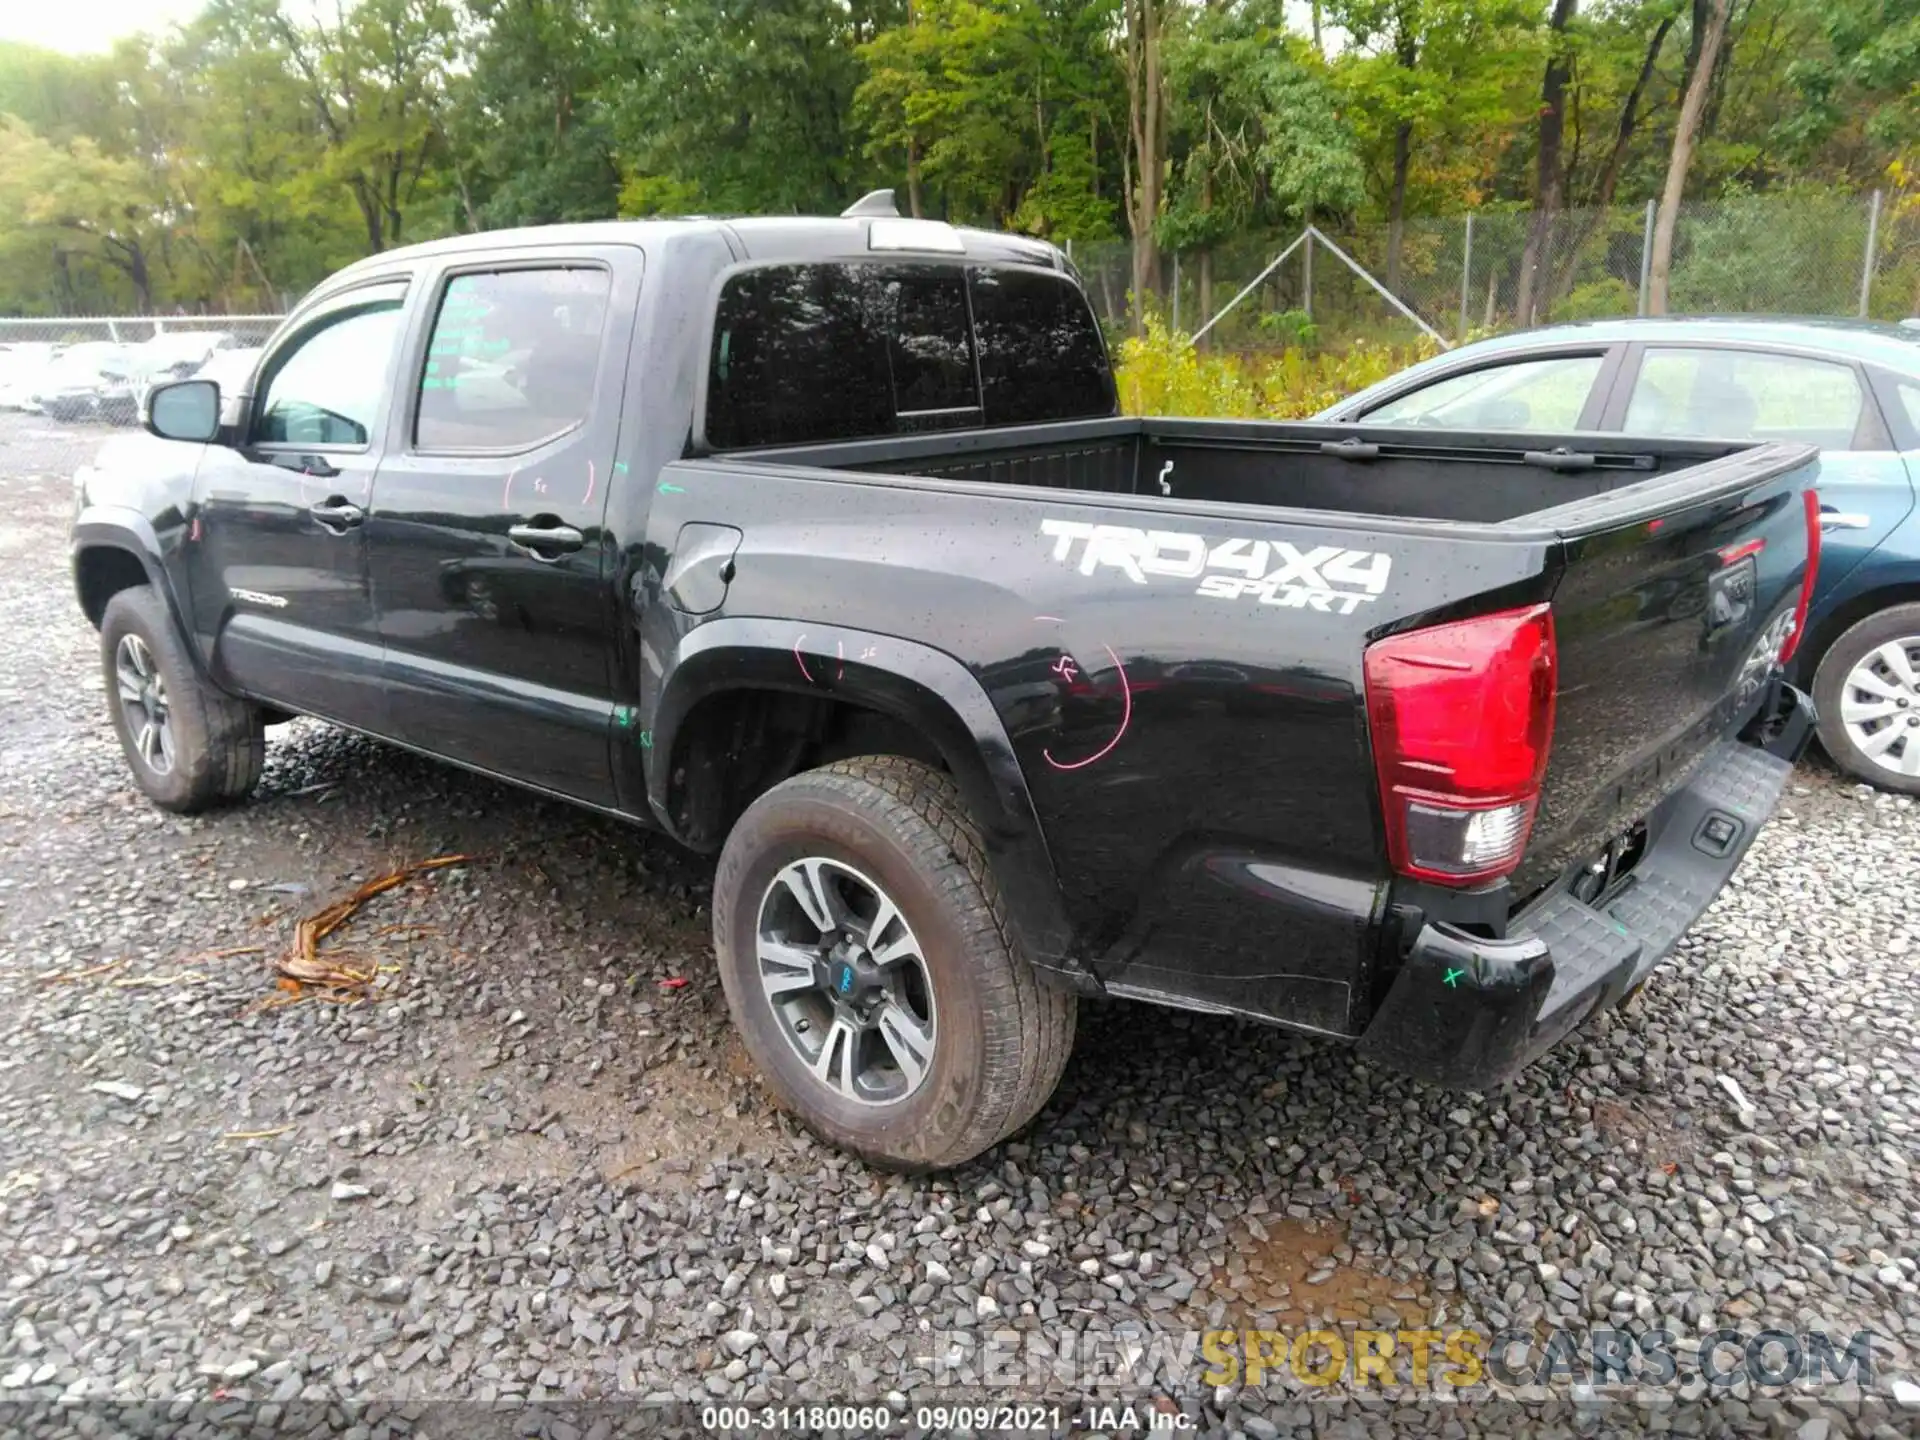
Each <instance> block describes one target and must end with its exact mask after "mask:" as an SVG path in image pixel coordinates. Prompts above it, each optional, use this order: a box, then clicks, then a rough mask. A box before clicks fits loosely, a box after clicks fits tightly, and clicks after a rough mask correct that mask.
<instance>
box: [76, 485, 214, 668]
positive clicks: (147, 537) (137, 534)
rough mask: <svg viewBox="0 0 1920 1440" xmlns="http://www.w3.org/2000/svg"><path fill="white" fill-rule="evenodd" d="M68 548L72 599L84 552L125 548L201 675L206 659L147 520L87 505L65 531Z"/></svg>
mask: <svg viewBox="0 0 1920 1440" xmlns="http://www.w3.org/2000/svg"><path fill="white" fill-rule="evenodd" d="M68 550H69V552H70V563H71V568H72V572H73V591H74V598H75V599H76V600H78V599H79V598H80V562H81V557H82V556H84V555H85V554H86V553H87V551H89V550H125V551H127V552H129V553H130V554H132V555H133V556H134V558H136V559H137V560H139V562H140V565H141V568H142V569H144V570H145V571H146V572H147V583H148V584H149V585H151V586H152V587H153V589H154V593H155V594H157V595H159V597H160V599H161V602H162V603H163V604H164V605H165V606H166V607H167V613H168V614H169V615H170V616H172V617H173V624H174V628H175V629H176V630H178V631H179V633H180V638H181V639H182V640H184V641H185V642H186V647H187V653H188V654H189V655H191V656H192V657H193V663H194V666H195V668H197V669H198V670H199V671H200V672H201V674H202V675H203V676H205V674H206V662H205V660H204V658H203V657H202V656H201V654H200V647H199V646H198V645H197V644H195V643H194V635H193V626H192V624H191V623H190V618H191V617H190V616H189V615H188V613H187V609H186V607H185V606H184V605H183V604H181V602H180V596H179V594H178V593H177V592H176V591H175V589H174V586H173V577H172V576H171V575H170V574H169V573H168V571H167V567H166V562H165V560H164V559H163V558H162V551H161V546H160V536H159V534H158V532H156V531H155V530H154V528H153V522H152V521H151V520H149V519H148V518H147V517H146V516H145V515H143V514H141V513H140V512H139V511H138V510H134V509H132V508H130V507H127V506H122V505H89V506H88V507H87V508H86V509H84V510H82V511H81V512H80V513H79V515H78V516H76V517H75V519H74V522H73V528H72V529H71V531H70V532H69V539H68Z"/></svg>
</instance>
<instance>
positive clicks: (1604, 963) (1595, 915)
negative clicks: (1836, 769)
mask: <svg viewBox="0 0 1920 1440" xmlns="http://www.w3.org/2000/svg"><path fill="white" fill-rule="evenodd" d="M1812 733H1813V705H1812V702H1811V701H1810V700H1808V698H1807V697H1806V696H1805V695H1804V694H1802V693H1801V692H1800V691H1798V690H1796V689H1794V688H1793V687H1792V686H1790V685H1787V684H1785V683H1784V682H1782V683H1780V684H1779V685H1778V687H1777V690H1776V693H1775V694H1774V696H1772V697H1770V702H1769V703H1768V704H1767V705H1766V706H1764V707H1763V708H1762V711H1761V713H1760V715H1759V716H1758V717H1757V718H1756V719H1755V720H1754V722H1753V723H1752V724H1751V725H1749V726H1748V728H1747V730H1746V731H1745V732H1744V733H1743V734H1742V736H1741V738H1740V739H1738V740H1728V741H1725V742H1723V743H1722V744H1721V745H1720V746H1718V747H1717V748H1716V749H1715V750H1714V751H1713V752H1712V753H1711V754H1710V755H1709V756H1708V757H1707V759H1706V760H1705V761H1704V762H1703V763H1702V764H1701V765H1700V767H1699V768H1698V769H1697V770H1696V771H1695V772H1694V773H1693V776H1692V777H1691V778H1690V779H1689V780H1688V782H1687V784H1686V785H1685V786H1684V787H1683V788H1682V789H1680V790H1679V791H1677V792H1675V793H1674V794H1673V795H1670V796H1668V797H1667V799H1666V800H1665V801H1663V802H1662V803H1661V805H1660V807H1659V809H1657V810H1656V811H1655V812H1654V813H1653V814H1652V815H1649V816H1648V817H1647V833H1648V846H1647V850H1646V853H1645V854H1644V855H1643V856H1642V857H1641V860H1640V863H1639V864H1638V865H1637V866H1635V867H1634V870H1633V873H1632V875H1631V877H1630V878H1629V880H1628V882H1627V884H1626V885H1625V887H1624V888H1623V889H1622V890H1620V891H1618V892H1617V893H1615V894H1614V895H1613V896H1611V897H1610V898H1608V899H1606V900H1604V901H1601V902H1599V904H1598V905H1597V906H1596V905H1590V904H1587V903H1585V902H1583V901H1580V900H1577V899H1575V898H1574V897H1573V896H1572V895H1571V894H1570V893H1568V891H1567V890H1566V888H1565V883H1564V882H1563V883H1562V884H1561V885H1559V886H1556V887H1555V888H1554V889H1552V890H1549V891H1548V892H1547V893H1546V894H1545V895H1543V896H1542V897H1540V898H1539V899H1538V900H1536V901H1534V902H1533V903H1532V904H1531V905H1529V906H1528V907H1527V908H1526V909H1525V910H1523V911H1521V912H1520V914H1519V915H1517V916H1515V917H1514V919H1513V922H1512V923H1511V925H1510V926H1509V927H1508V931H1507V934H1506V936H1505V937H1504V938H1502V939H1499V940H1489V939H1484V938H1481V937H1479V936H1475V935H1472V934H1469V933H1467V932H1466V931H1463V930H1460V929H1457V928H1455V927H1453V926H1450V925H1445V924H1436V923H1432V922H1429V923H1427V924H1426V925H1424V926H1422V928H1421V930H1420V932H1419V934H1418V935H1417V936H1416V937H1415V939H1414V942H1413V946H1412V949H1411V950H1410V951H1409V953H1408V954H1407V956H1406V958H1405V960H1404V961H1403V962H1402V964H1401V967H1400V972H1399V974H1398V975H1397V976H1396V977H1395V978H1394V981H1393V983H1392V985H1391V987H1390V988H1389V989H1388V991H1387V995H1386V998H1385V999H1384V1000H1383V1001H1382V1003H1381V1005H1380V1008H1379V1010H1378V1011H1377V1012H1376V1013H1375V1015H1374V1018H1373V1021H1372V1023H1371V1024H1370V1025H1368V1027H1367V1029H1366V1031H1365V1033H1364V1034H1363V1035H1362V1036H1361V1037H1360V1042H1359V1045H1360V1049H1361V1051H1362V1053H1364V1054H1366V1055H1367V1056H1368V1057H1369V1058H1370V1059H1373V1060H1375V1061H1377V1062H1379V1063H1380V1064H1382V1065H1384V1066H1387V1067H1388V1068H1390V1069H1394V1070H1399V1071H1402V1072H1404V1073H1406V1074H1410V1075H1413V1076H1416V1077H1418V1078H1420V1079H1423V1080H1430V1081H1432V1082H1434V1083H1436V1084H1440V1085H1447V1086H1453V1087H1457V1088H1460V1089H1468V1090H1476V1089H1482V1088H1485V1087H1487V1086H1490V1085H1495V1084H1498V1083H1499V1082H1500V1081H1502V1080H1505V1079H1507V1078H1508V1077H1510V1076H1512V1075H1513V1074H1514V1073H1515V1072H1517V1071H1518V1070H1520V1069H1522V1068H1523V1067H1524V1066H1525V1065H1526V1064H1527V1063H1528V1062H1529V1061H1531V1060H1533V1059H1535V1058H1536V1057H1537V1056H1539V1055H1540V1054H1541V1052H1542V1051H1545V1050H1547V1049H1549V1048H1550V1047H1551V1046H1553V1045H1554V1044H1556V1043H1557V1042H1558V1041H1560V1040H1561V1039H1562V1038H1564V1037H1565V1036H1566V1035H1567V1034H1568V1033H1569V1032H1570V1031H1572V1030H1573V1029H1575V1028H1576V1027H1577V1026H1578V1025H1580V1023H1581V1022H1582V1021H1584V1020H1586V1019H1588V1018H1589V1017H1591V1016H1593V1015H1596V1014H1598V1013H1600V1012H1601V1011H1603V1010H1606V1009H1609V1008H1610V1007H1612V1006H1613V1005H1616V1004H1618V1003H1619V1001H1620V999H1621V998H1622V997H1623V996H1625V995H1626V994H1627V993H1628V992H1629V991H1631V990H1632V989H1633V988H1634V987H1635V986H1636V985H1638V984H1639V983H1640V982H1641V981H1642V980H1644V979H1645V978H1646V977H1647V974H1648V973H1649V972H1650V971H1651V970H1652V969H1653V968H1654V966H1656V965H1657V964H1659V963H1660V961H1661V960H1662V959H1663V958H1665V956H1666V955H1667V953H1668V952H1669V951H1671V950H1672V949H1673V947H1674V945H1675V943H1676V942H1677V941H1678V940H1679V939H1680V937H1681V936H1682V935H1683V934H1685V933H1686V930H1687V927H1688V926H1690V925H1692V924H1693V922H1694V921H1695V920H1696V919H1698V918H1699V916H1700V914H1701V912H1702V911H1704V910H1705V909H1706V908H1707V906H1708V905H1709V904H1711V903H1712V901H1713V897H1714V896H1715V895H1716V894H1718V893H1719V891H1720V888H1721V887H1722V886H1723V885H1725V884H1726V883H1727V878H1728V877H1729V876H1730V875H1732V874H1733V872H1734V869H1735V867H1737V866H1738V865H1739V863H1740V860H1741V857H1742V856H1744V855H1745V854H1746V853H1747V847H1748V846H1749V845H1751V844H1752V843H1753V837H1754V836H1755V835H1756V834H1758V833H1759V830H1760V827H1761V826H1762V825H1764V824H1765V823H1766V821H1767V817H1768V816H1770V815H1771V814H1772V813H1773V810H1774V807H1775V806H1776V805H1777V804H1778V803H1779V800H1780V795H1781V792H1782V791H1783V790H1784V789H1785V788H1786V783H1787V776H1788V775H1789V774H1790V773H1791V772H1792V770H1793V765H1794V762H1795V761H1796V760H1798V759H1799V758H1800V755H1801V753H1802V752H1803V751H1804V750H1805V749H1806V747H1807V742H1808V740H1809V739H1810V738H1811V736H1812Z"/></svg>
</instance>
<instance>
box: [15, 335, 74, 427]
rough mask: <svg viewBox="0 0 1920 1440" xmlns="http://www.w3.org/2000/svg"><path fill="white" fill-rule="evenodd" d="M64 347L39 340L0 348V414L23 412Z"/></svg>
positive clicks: (25, 341) (31, 401)
mask: <svg viewBox="0 0 1920 1440" xmlns="http://www.w3.org/2000/svg"><path fill="white" fill-rule="evenodd" d="M63 348H64V347H62V346H59V345H55V344H51V343H49V342H46V341H41V340H24V341H20V342H17V343H15V344H11V345H0V410H25V409H26V408H27V407H28V406H29V405H31V404H32V403H33V392H34V390H35V388H36V387H37V386H38V385H39V383H40V379H41V377H42V376H43V375H44V374H45V373H46V370H47V367H48V366H49V365H51V364H52V363H53V361H54V358H55V357H56V356H57V355H59V354H60V352H61V350H62V349H63Z"/></svg>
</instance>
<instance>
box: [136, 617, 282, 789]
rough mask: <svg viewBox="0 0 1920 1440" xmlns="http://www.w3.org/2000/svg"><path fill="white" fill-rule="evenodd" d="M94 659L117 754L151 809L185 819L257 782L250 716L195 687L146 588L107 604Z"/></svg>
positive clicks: (255, 718)
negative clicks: (102, 671) (97, 656)
mask: <svg viewBox="0 0 1920 1440" xmlns="http://www.w3.org/2000/svg"><path fill="white" fill-rule="evenodd" d="M100 659H101V663H102V665H103V667H104V668H105V671H106V682H107V705H108V709H109V711H110V712H111V714H112V717H113V728H114V731H115V733H117V734H118V735H119V737H120V748H121V749H122V750H124V751H125V752H126V756H127V766H128V768H129V769H131V770H132V771H133V779H134V783H135V784H137V785H138V786H139V787H140V789H141V791H142V793H144V794H145V795H146V797H147V798H148V799H149V800H151V801H153V803H154V804H156V805H158V806H159V807H160V808H161V809H162V810H173V811H176V812H178V813H180V814H183V815H190V814H193V813H194V812H195V811H199V810H205V809H208V808H210V807H212V806H214V805H219V804H222V803H224V802H227V801H230V800H238V799H240V798H241V797H242V796H243V795H245V794H246V793H247V792H248V791H250V790H252V789H253V787H254V785H255V784H256V783H258V781H259V779H260V772H261V771H262V770H263V769H264V768H265V767H266V758H267V752H266V736H265V733H264V730H263V727H262V725H261V717H260V710H259V708H258V707H257V706H254V705H250V704H248V703H247V702H246V701H244V700H238V699H235V698H234V697H233V696H231V695H228V694H226V693H225V692H223V691H220V690H216V689H214V688H213V686H211V685H209V684H208V683H207V682H206V681H205V680H204V679H202V678H201V676H200V672H199V671H198V670H196V669H195V668H194V665H193V660H192V658H191V657H190V656H189V655H188V654H187V648H186V645H185V643H184V642H183V641H182V640H181V639H180V634H179V631H178V630H176V629H175V628H174V624H173V618H172V616H170V615H169V614H168V613H167V607H166V604H165V602H164V601H162V600H161V598H160V596H159V595H158V594H157V593H156V592H155V591H154V590H153V588H152V587H151V586H148V585H136V586H133V587H132V588H131V589H127V590H122V591H120V592H119V594H117V595H115V596H114V597H113V598H112V599H111V600H109V601H108V602H107V609H106V613H105V614H104V615H102V616H101V617H100Z"/></svg>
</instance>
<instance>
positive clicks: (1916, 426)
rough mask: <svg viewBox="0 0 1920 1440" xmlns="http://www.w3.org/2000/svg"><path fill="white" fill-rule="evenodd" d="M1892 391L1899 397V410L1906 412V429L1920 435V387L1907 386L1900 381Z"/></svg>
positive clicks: (1903, 381)
mask: <svg viewBox="0 0 1920 1440" xmlns="http://www.w3.org/2000/svg"><path fill="white" fill-rule="evenodd" d="M1894 389H1895V390H1896V391H1898V392H1899V395H1900V408H1901V409H1902V410H1904V411H1906V412H1907V429H1909V430H1911V431H1912V432H1913V433H1914V434H1915V435H1920V385H1909V384H1908V383H1907V382H1906V381H1905V380H1902V381H1901V382H1900V383H1899V384H1898V385H1896V386H1894Z"/></svg>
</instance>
